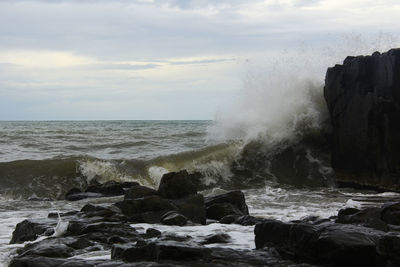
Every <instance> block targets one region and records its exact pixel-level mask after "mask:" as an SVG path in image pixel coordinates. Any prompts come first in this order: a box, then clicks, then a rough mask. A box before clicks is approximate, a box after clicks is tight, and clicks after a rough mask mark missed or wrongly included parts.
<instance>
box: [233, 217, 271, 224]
mask: <svg viewBox="0 0 400 267" xmlns="http://www.w3.org/2000/svg"><path fill="white" fill-rule="evenodd" d="M263 221H265V219H264V218H257V217H253V216H250V215H244V216H240V217H238V218H236V220H235V221H234V223H235V224H240V225H245V226H247V225H256V224H257V223H261V222H263Z"/></svg>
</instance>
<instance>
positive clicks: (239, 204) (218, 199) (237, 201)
mask: <svg viewBox="0 0 400 267" xmlns="http://www.w3.org/2000/svg"><path fill="white" fill-rule="evenodd" d="M204 202H205V204H206V207H209V206H211V205H213V204H219V203H229V204H232V205H233V206H234V207H236V208H237V209H238V210H239V211H240V213H241V215H249V209H248V207H247V205H246V200H245V197H244V194H243V192H242V191H231V192H228V193H225V194H221V195H217V196H211V197H206V198H205V199H204ZM221 218H222V217H221Z"/></svg>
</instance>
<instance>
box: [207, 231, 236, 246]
mask: <svg viewBox="0 0 400 267" xmlns="http://www.w3.org/2000/svg"><path fill="white" fill-rule="evenodd" d="M230 241H231V237H230V235H228V234H225V233H219V234H211V235H208V236H206V237H205V238H204V241H203V242H202V244H204V245H206V244H216V243H229V242H230Z"/></svg>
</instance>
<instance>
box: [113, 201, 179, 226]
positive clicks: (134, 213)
mask: <svg viewBox="0 0 400 267" xmlns="http://www.w3.org/2000/svg"><path fill="white" fill-rule="evenodd" d="M115 206H117V207H118V208H119V209H120V210H121V211H122V213H123V214H124V215H126V216H128V217H130V221H132V222H147V223H157V222H158V223H159V222H160V220H161V217H162V216H163V215H164V214H165V213H167V212H168V211H172V210H175V211H178V208H177V207H176V206H175V205H174V204H173V202H172V201H171V200H168V199H163V198H161V197H160V196H156V195H154V196H147V197H143V198H137V199H125V200H123V201H119V202H117V203H115Z"/></svg>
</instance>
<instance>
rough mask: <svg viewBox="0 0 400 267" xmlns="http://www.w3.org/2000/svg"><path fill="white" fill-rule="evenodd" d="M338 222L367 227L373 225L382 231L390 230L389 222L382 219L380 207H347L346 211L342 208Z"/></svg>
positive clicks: (372, 226)
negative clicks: (360, 208)
mask: <svg viewBox="0 0 400 267" xmlns="http://www.w3.org/2000/svg"><path fill="white" fill-rule="evenodd" d="M336 222H338V223H351V224H360V225H363V226H365V227H371V228H375V229H378V230H381V231H388V226H387V224H386V223H385V222H384V221H383V220H381V209H380V208H366V209H363V210H357V209H351V210H349V209H346V210H344V211H342V210H340V211H339V213H338V218H337V219H336Z"/></svg>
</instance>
